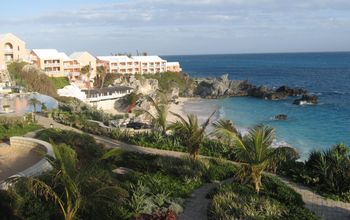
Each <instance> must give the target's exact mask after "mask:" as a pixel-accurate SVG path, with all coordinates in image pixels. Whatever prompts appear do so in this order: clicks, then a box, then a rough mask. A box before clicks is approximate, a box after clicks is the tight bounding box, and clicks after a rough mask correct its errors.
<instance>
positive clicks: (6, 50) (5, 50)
mask: <svg viewBox="0 0 350 220" xmlns="http://www.w3.org/2000/svg"><path fill="white" fill-rule="evenodd" d="M4 52H5V53H13V49H11V48H5V49H4Z"/></svg>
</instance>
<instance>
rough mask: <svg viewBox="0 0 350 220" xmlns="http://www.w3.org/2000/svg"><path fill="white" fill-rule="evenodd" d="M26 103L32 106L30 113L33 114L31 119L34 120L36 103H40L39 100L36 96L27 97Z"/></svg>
mask: <svg viewBox="0 0 350 220" xmlns="http://www.w3.org/2000/svg"><path fill="white" fill-rule="evenodd" d="M28 104H29V105H31V106H32V107H33V111H32V115H33V120H34V121H35V113H36V112H37V108H36V107H37V106H38V105H40V104H41V102H40V101H39V100H38V99H37V98H35V97H33V98H31V99H29V101H28Z"/></svg>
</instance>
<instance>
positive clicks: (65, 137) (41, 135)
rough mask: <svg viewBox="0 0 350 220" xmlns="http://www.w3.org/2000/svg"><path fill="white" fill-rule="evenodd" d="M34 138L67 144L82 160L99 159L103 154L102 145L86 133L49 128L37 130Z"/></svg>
mask: <svg viewBox="0 0 350 220" xmlns="http://www.w3.org/2000/svg"><path fill="white" fill-rule="evenodd" d="M36 138H38V139H41V140H44V141H48V142H53V143H55V144H67V145H69V146H71V147H72V148H73V149H74V150H75V151H76V152H77V155H78V158H79V160H80V161H84V162H91V160H95V159H99V158H100V157H101V156H102V154H103V145H101V144H97V143H96V141H95V139H94V138H93V137H91V136H90V135H87V134H80V133H77V132H74V131H69V130H60V129H52V128H51V129H46V130H42V131H39V132H38V133H37V134H36Z"/></svg>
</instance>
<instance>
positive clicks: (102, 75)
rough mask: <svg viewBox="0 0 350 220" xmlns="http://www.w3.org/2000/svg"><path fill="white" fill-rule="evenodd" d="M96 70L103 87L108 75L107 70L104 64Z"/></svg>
mask: <svg viewBox="0 0 350 220" xmlns="http://www.w3.org/2000/svg"><path fill="white" fill-rule="evenodd" d="M96 71H97V75H98V79H99V81H100V88H101V89H102V88H103V85H104V82H105V78H106V76H107V71H106V68H105V67H104V66H98V67H97V69H96Z"/></svg>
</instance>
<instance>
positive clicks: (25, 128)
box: [0, 123, 41, 139]
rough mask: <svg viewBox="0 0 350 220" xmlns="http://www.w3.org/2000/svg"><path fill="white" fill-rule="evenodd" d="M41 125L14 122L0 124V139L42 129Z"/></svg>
mask: <svg viewBox="0 0 350 220" xmlns="http://www.w3.org/2000/svg"><path fill="white" fill-rule="evenodd" d="M40 128H41V126H40V125H37V124H33V123H28V124H26V123H13V124H11V123H10V124H7V123H6V124H5V123H2V124H0V139H3V138H9V137H12V136H22V135H25V134H26V133H28V132H31V131H35V130H38V129H40Z"/></svg>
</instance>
